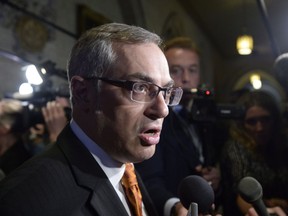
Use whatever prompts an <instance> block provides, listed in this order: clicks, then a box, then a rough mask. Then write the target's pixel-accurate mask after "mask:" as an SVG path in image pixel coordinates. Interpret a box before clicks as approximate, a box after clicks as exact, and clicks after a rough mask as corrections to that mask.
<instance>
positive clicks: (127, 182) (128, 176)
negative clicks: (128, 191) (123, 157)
mask: <svg viewBox="0 0 288 216" xmlns="http://www.w3.org/2000/svg"><path fill="white" fill-rule="evenodd" d="M122 184H123V185H124V187H126V188H129V187H132V186H135V185H137V179H136V174H135V170H134V166H133V165H132V164H131V163H127V164H125V172H124V175H123V177H122Z"/></svg>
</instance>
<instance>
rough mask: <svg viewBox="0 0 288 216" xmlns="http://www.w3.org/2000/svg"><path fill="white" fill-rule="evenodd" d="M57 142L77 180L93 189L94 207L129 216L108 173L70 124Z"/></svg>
mask: <svg viewBox="0 0 288 216" xmlns="http://www.w3.org/2000/svg"><path fill="white" fill-rule="evenodd" d="M57 144H58V145H59V147H60V149H61V150H62V152H63V153H64V155H65V156H66V158H67V160H68V161H69V163H70V166H71V170H72V172H73V174H74V177H75V181H76V182H77V183H78V184H79V185H80V186H81V187H84V188H88V189H90V190H91V196H90V197H91V200H90V204H91V206H92V208H94V209H95V211H96V212H97V213H98V214H99V215H103V216H107V215H111V216H114V215H115V216H119V215H123V216H128V214H127V212H126V210H125V208H124V206H123V204H122V202H121V200H120V198H119V196H118V195H117V193H116V192H115V190H114V188H113V186H112V185H111V183H110V181H109V180H108V178H107V176H106V174H105V173H104V171H103V170H102V169H101V167H100V166H99V164H98V163H97V162H96V161H95V159H94V158H93V157H92V155H91V154H90V152H89V151H88V150H87V149H86V147H85V146H84V145H83V144H82V143H81V142H80V140H79V139H78V138H77V137H76V136H75V135H74V133H73V132H72V130H71V128H70V126H69V125H68V126H67V127H66V128H65V129H64V130H63V132H62V133H61V134H60V136H59V139H58V141H57ZM115 209H116V211H115Z"/></svg>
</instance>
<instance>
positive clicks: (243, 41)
mask: <svg viewBox="0 0 288 216" xmlns="http://www.w3.org/2000/svg"><path fill="white" fill-rule="evenodd" d="M242 10H243V12H242V13H243V29H242V34H241V35H239V36H238V37H237V41H236V48H237V51H238V53H239V54H240V55H250V54H251V53H252V51H253V38H252V36H251V35H249V34H247V30H246V25H247V20H246V18H247V8H246V4H245V0H243V1H242Z"/></svg>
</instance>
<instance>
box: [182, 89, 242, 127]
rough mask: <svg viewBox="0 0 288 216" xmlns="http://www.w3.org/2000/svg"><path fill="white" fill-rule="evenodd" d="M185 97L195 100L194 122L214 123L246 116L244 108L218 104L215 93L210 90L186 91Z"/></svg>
mask: <svg viewBox="0 0 288 216" xmlns="http://www.w3.org/2000/svg"><path fill="white" fill-rule="evenodd" d="M183 95H184V97H189V95H190V98H191V99H193V102H192V107H191V110H190V117H191V120H192V121H199V122H214V121H215V120H217V119H241V118H242V117H243V116H244V111H245V110H244V107H241V106H236V105H234V104H218V103H216V101H215V99H214V93H213V91H212V90H209V89H205V88H204V89H203V88H198V89H184V92H183Z"/></svg>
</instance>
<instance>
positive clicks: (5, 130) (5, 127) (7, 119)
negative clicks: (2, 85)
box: [0, 99, 32, 179]
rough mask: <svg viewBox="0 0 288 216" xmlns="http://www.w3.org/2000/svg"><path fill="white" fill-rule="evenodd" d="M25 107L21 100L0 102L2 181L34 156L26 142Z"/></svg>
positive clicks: (0, 168)
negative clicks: (23, 123)
mask: <svg viewBox="0 0 288 216" xmlns="http://www.w3.org/2000/svg"><path fill="white" fill-rule="evenodd" d="M22 118H23V107H22V103H21V101H19V100H15V99H2V100H1V101H0V170H1V174H0V176H1V177H0V179H2V178H3V177H5V176H6V175H7V174H9V173H10V172H11V171H13V170H14V169H15V168H17V167H18V166H19V165H21V164H22V163H23V162H24V161H26V160H27V159H28V158H30V157H31V156H32V154H31V152H30V149H29V146H28V145H27V144H26V143H25V142H24V139H23V136H24V133H25V132H26V129H25V128H23V125H22Z"/></svg>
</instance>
